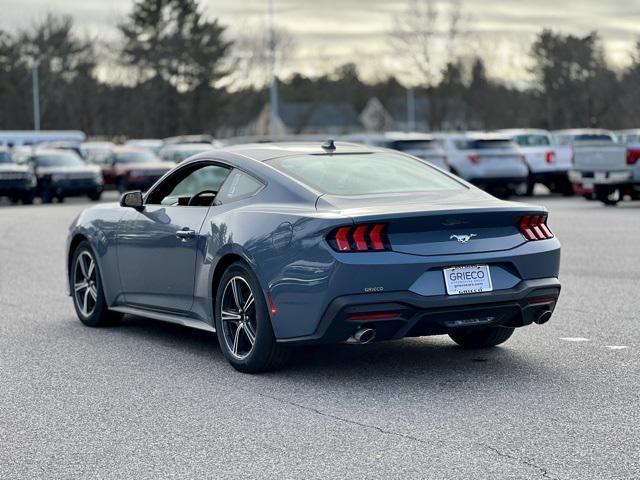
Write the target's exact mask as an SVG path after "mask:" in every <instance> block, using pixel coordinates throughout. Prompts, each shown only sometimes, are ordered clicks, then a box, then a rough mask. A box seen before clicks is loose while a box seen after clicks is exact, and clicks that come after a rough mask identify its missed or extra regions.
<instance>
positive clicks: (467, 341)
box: [449, 327, 514, 348]
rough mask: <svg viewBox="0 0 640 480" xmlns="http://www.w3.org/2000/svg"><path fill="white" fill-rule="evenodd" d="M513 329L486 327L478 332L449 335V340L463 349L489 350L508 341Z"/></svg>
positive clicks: (471, 331)
mask: <svg viewBox="0 0 640 480" xmlns="http://www.w3.org/2000/svg"><path fill="white" fill-rule="evenodd" d="M513 330H514V329H513V328H508V327H488V328H483V329H480V330H469V331H466V332H455V333H450V334H449V336H450V337H451V340H453V341H454V342H456V343H457V344H458V345H460V346H461V347H464V348H490V347H495V346H496V345H500V344H501V343H504V342H506V341H507V340H509V338H510V337H511V335H513Z"/></svg>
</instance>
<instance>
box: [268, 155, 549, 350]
mask: <svg viewBox="0 0 640 480" xmlns="http://www.w3.org/2000/svg"><path fill="white" fill-rule="evenodd" d="M405 158H406V157H405ZM331 161H332V162H335V163H333V164H331V165H329V162H327V170H328V171H333V172H338V170H339V169H338V168H337V167H338V165H342V168H341V171H340V172H338V173H332V174H330V175H329V178H320V179H319V180H318V177H319V176H322V174H321V173H319V171H313V170H312V169H309V170H308V171H306V172H302V174H301V176H300V177H298V178H297V179H298V180H306V179H311V181H314V182H317V183H320V184H323V185H326V186H328V188H327V189H325V190H328V191H327V192H325V193H323V194H322V195H320V196H319V198H318V200H317V216H316V217H315V218H313V219H309V221H308V222H304V224H303V225H301V226H300V227H299V228H295V227H294V229H293V230H294V232H295V233H294V235H295V236H294V238H293V240H292V245H301V246H302V245H304V255H303V258H304V261H296V262H292V263H289V264H287V265H286V266H285V267H284V268H283V269H282V271H280V272H279V273H278V275H277V277H276V278H273V279H271V281H270V282H269V283H270V291H269V295H271V299H272V307H273V311H277V315H276V316H275V317H274V322H273V323H274V331H275V332H276V337H277V338H278V339H279V341H281V342H289V343H315V342H341V341H347V340H350V341H359V340H362V338H363V335H365V333H363V332H366V335H367V336H366V337H365V338H371V337H372V336H375V338H376V339H378V340H390V339H398V338H402V337H407V336H423V335H437V334H455V333H456V332H458V333H459V332H465V333H466V332H473V331H480V330H483V329H484V330H486V329H488V328H494V327H495V328H508V329H510V328H516V327H522V326H525V325H529V324H531V323H539V324H542V323H545V322H546V321H548V320H549V319H550V317H551V314H552V313H553V310H554V309H555V306H556V303H557V299H558V296H559V293H560V283H559V281H558V271H559V264H560V244H559V242H558V240H557V239H556V238H555V237H554V235H553V233H552V231H551V229H550V226H549V223H548V213H547V212H546V210H545V209H543V208H540V207H534V206H527V205H523V204H515V203H508V202H503V201H500V200H497V199H495V198H493V197H491V196H489V195H487V194H485V193H483V192H481V191H479V190H478V189H475V188H473V187H468V186H466V185H465V184H462V183H459V182H457V181H456V180H455V179H454V177H448V176H446V177H445V174H444V173H441V172H438V171H435V173H437V175H438V176H443V177H445V178H444V180H446V181H442V182H437V183H430V184H428V185H426V186H425V188H424V189H423V191H420V192H417V191H414V188H415V185H417V184H419V183H420V182H422V181H423V180H422V179H420V178H419V177H420V175H414V176H413V177H414V178H415V182H414V185H411V186H409V187H407V188H409V190H411V191H406V192H398V191H395V190H398V189H395V190H394V187H390V190H389V191H386V192H385V191H384V190H383V189H384V183H385V182H387V183H393V182H394V180H393V179H391V178H390V177H391V176H392V175H393V173H392V171H391V170H389V171H384V169H383V168H381V167H380V165H379V164H377V163H376V162H375V161H373V160H368V161H366V162H365V161H363V162H362V166H363V167H362V168H364V166H365V165H373V166H374V168H370V170H369V171H364V170H362V169H361V168H359V167H355V168H352V166H351V164H350V159H348V158H347V156H344V157H338V158H335V159H333V160H331ZM389 161H390V162H392V164H394V165H396V164H397V163H396V162H398V160H397V159H390V160H389ZM312 162H313V160H311V161H310V162H309V163H312ZM277 166H278V167H279V168H282V166H283V162H282V163H280V164H278V165H277ZM395 168H396V169H397V168H398V167H395ZM351 170H353V171H351ZM285 171H286V169H285ZM357 171H361V172H362V173H361V174H360V177H359V178H358V175H355V172H357ZM373 172H375V173H373ZM376 176H378V177H379V178H378V179H377V180H376V178H374V177H376ZM383 178H384V179H386V180H385V181H382V179H383ZM344 179H351V180H344ZM366 181H371V182H372V184H373V183H376V184H378V185H380V184H382V186H379V187H375V190H376V193H367V194H363V193H362V191H360V192H358V193H356V194H352V195H347V194H344V193H343V192H344V191H346V190H348V188H349V187H350V186H355V187H354V188H355V189H356V190H357V189H359V188H360V187H361V186H362V185H363V184H364V183H365V182H366ZM347 182H348V184H347ZM396 185H400V186H399V188H400V189H401V188H403V187H404V185H401V184H399V183H397V182H396ZM334 186H335V187H334ZM318 188H320V187H318ZM331 189H334V190H333V191H331ZM340 189H343V191H342V192H338V193H336V191H337V190H340ZM289 252H290V253H291V250H290V251H289ZM269 261H273V258H271V259H270V260H269Z"/></svg>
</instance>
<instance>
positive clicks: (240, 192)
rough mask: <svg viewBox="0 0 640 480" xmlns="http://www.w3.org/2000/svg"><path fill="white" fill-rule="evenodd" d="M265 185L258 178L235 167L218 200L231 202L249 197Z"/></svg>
mask: <svg viewBox="0 0 640 480" xmlns="http://www.w3.org/2000/svg"><path fill="white" fill-rule="evenodd" d="M263 187H264V183H262V182H261V181H260V180H258V179H257V178H255V177H253V176H251V175H249V174H248V173H245V172H243V171H242V170H237V169H235V170H234V171H233V172H232V173H231V175H230V176H229V179H228V180H227V181H226V182H225V184H224V185H223V186H222V189H221V190H220V193H219V194H218V200H219V201H221V202H222V203H229V202H233V201H236V200H241V199H243V198H248V197H251V196H253V195H255V194H256V193H258V192H259V191H260V190H262V188H263Z"/></svg>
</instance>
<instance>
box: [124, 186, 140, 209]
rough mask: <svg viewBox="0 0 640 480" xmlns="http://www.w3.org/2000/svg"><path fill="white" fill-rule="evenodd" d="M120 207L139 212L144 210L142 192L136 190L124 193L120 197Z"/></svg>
mask: <svg viewBox="0 0 640 480" xmlns="http://www.w3.org/2000/svg"><path fill="white" fill-rule="evenodd" d="M120 206H121V207H129V208H134V209H136V210H138V211H139V212H140V211H142V210H144V204H143V203H142V192H141V191H140V190H135V191H133V192H125V193H123V194H122V196H121V197H120Z"/></svg>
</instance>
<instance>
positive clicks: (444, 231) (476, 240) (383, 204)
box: [319, 190, 545, 256]
mask: <svg viewBox="0 0 640 480" xmlns="http://www.w3.org/2000/svg"><path fill="white" fill-rule="evenodd" d="M319 208H321V209H326V210H331V211H334V212H336V213H338V212H339V213H340V214H341V215H344V216H348V217H350V218H351V219H352V220H353V222H354V223H356V224H363V223H364V224H377V223H383V224H385V225H386V226H387V228H386V233H387V237H388V240H389V243H390V245H391V249H392V250H393V251H395V252H400V253H406V254H411V255H425V256H426V255H452V254H469V253H480V252H495V251H501V250H509V249H512V248H515V247H517V246H518V245H521V244H523V243H524V242H525V241H526V240H525V238H524V236H523V235H522V233H520V231H519V229H518V219H519V218H520V217H521V216H524V215H528V214H544V213H545V210H544V209H542V208H540V207H533V206H528V205H524V204H516V203H510V202H503V201H500V200H497V199H494V198H493V197H490V196H489V195H486V194H485V193H483V192H477V191H473V190H469V191H465V192H459V191H456V192H447V193H444V194H443V192H439V193H438V194H413V195H407V194H402V195H389V196H387V197H385V198H384V199H380V198H367V197H336V196H323V197H321V199H319Z"/></svg>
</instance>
